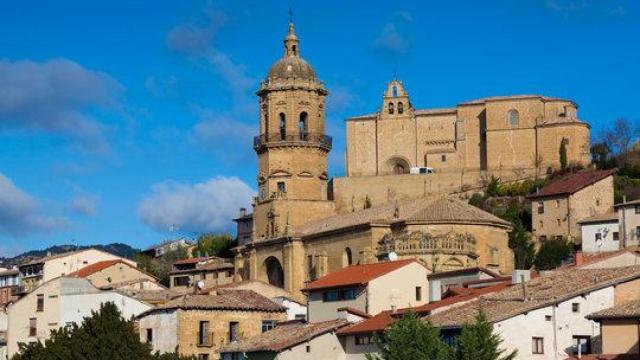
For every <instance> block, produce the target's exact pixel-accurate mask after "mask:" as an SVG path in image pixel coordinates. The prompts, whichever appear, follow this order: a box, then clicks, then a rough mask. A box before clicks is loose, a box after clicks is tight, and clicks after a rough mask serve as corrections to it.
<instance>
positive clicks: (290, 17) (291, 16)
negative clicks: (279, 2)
mask: <svg viewBox="0 0 640 360" xmlns="http://www.w3.org/2000/svg"><path fill="white" fill-rule="evenodd" d="M289 22H290V23H292V22H293V10H291V6H289Z"/></svg>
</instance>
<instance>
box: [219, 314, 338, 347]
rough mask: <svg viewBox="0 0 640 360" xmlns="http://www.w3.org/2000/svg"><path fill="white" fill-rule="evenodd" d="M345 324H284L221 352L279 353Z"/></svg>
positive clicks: (327, 322)
mask: <svg viewBox="0 0 640 360" xmlns="http://www.w3.org/2000/svg"><path fill="white" fill-rule="evenodd" d="M347 324H348V322H347V321H346V320H344V319H337V320H330V321H323V322H316V323H304V322H286V323H282V324H279V325H278V326H276V327H275V328H274V329H272V330H269V331H267V332H264V333H262V334H260V335H258V336H254V337H251V338H248V339H245V340H241V341H238V342H236V343H232V344H229V345H227V346H225V347H223V348H222V350H221V352H226V353H230V352H246V353H250V352H263V351H268V352H280V351H283V350H286V349H289V348H291V347H293V346H295V345H298V344H301V343H304V342H306V341H309V340H311V339H313V338H315V337H317V336H320V335H322V334H326V333H328V332H332V331H335V330H336V329H339V328H341V327H343V326H345V325H347Z"/></svg>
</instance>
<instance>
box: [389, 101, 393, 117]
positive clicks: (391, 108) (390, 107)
mask: <svg viewBox="0 0 640 360" xmlns="http://www.w3.org/2000/svg"><path fill="white" fill-rule="evenodd" d="M389 114H393V103H392V102H390V103H389Z"/></svg>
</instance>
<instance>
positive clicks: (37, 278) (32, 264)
mask: <svg viewBox="0 0 640 360" xmlns="http://www.w3.org/2000/svg"><path fill="white" fill-rule="evenodd" d="M106 260H122V261H124V262H127V263H129V264H131V265H133V266H137V264H136V262H135V261H133V260H129V259H124V258H121V257H119V256H116V255H113V254H110V253H107V252H105V251H102V250H98V249H93V248H90V249H84V250H77V251H70V252H66V253H62V254H56V255H51V256H46V257H42V258H38V259H34V260H31V261H29V262H27V263H24V264H21V265H20V266H19V267H18V269H19V270H20V282H21V284H20V287H21V292H23V293H24V292H31V291H33V290H34V289H35V288H37V287H38V286H40V285H41V284H43V283H45V282H47V281H49V280H52V279H55V278H57V277H60V276H65V275H67V274H70V273H72V272H74V271H78V270H80V269H82V268H84V267H86V266H88V265H91V264H95V263H97V262H100V261H106Z"/></svg>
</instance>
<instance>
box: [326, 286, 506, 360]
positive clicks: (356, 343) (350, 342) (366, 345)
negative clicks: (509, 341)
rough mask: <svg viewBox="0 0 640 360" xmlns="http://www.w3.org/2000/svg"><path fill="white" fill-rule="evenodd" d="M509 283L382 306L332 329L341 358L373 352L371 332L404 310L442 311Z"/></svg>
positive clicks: (359, 357)
mask: <svg viewBox="0 0 640 360" xmlns="http://www.w3.org/2000/svg"><path fill="white" fill-rule="evenodd" d="M509 285H511V281H510V280H509V281H503V282H500V283H498V284H493V285H490V286H486V287H483V288H470V289H469V288H467V290H466V291H464V292H463V293H459V294H451V295H450V296H447V297H446V298H444V299H442V300H438V301H434V302H430V303H428V304H425V305H422V306H418V307H410V308H403V309H397V310H385V311H383V312H381V313H379V314H377V315H375V316H372V317H370V318H367V319H363V320H362V321H358V322H354V323H352V324H350V325H349V326H346V327H343V328H341V329H339V330H338V331H336V335H337V336H338V337H339V338H340V339H341V343H342V345H343V348H344V352H345V359H349V360H364V359H365V355H366V354H368V353H376V352H378V351H379V349H378V347H377V345H376V344H375V343H374V340H373V339H374V336H375V335H376V334H378V335H380V334H382V333H383V332H384V331H385V330H386V329H387V327H389V326H390V325H391V324H393V323H394V322H395V321H397V320H399V319H400V318H402V316H403V315H405V314H406V313H408V312H412V313H415V314H418V315H421V316H426V315H429V314H434V313H437V312H440V311H445V310H446V309H448V308H450V307H453V306H456V305H460V304H463V303H465V302H468V301H471V300H473V299H475V298H477V297H479V296H480V295H485V294H489V293H492V292H495V291H498V290H502V289H505V288H506V287H508V286H509Z"/></svg>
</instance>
